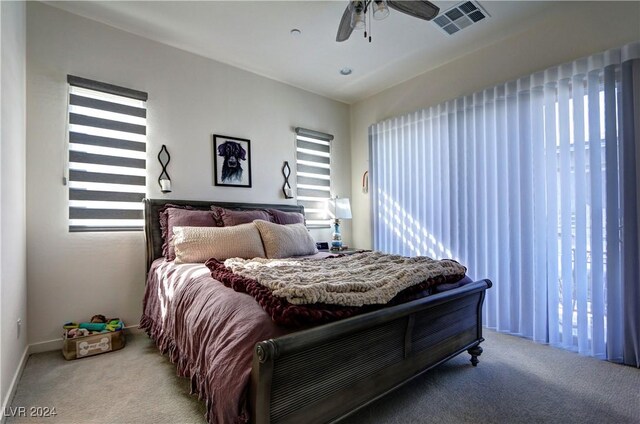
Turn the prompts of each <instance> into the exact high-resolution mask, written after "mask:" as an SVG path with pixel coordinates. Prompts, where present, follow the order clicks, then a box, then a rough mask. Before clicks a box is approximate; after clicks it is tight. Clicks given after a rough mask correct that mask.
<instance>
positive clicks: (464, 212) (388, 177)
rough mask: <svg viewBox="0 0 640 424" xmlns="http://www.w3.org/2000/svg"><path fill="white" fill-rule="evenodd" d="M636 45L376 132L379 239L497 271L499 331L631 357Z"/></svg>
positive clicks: (483, 272) (491, 299) (487, 318)
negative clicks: (627, 302) (628, 254)
mask: <svg viewBox="0 0 640 424" xmlns="http://www.w3.org/2000/svg"><path fill="white" fill-rule="evenodd" d="M633 46H635V47H634V48H623V49H614V50H611V51H607V52H605V53H601V54H597V55H594V56H591V57H589V58H584V59H580V60H577V61H575V62H571V63H568V64H564V65H561V66H558V67H554V68H550V69H547V70H546V71H543V72H538V73H536V74H533V75H530V76H527V77H523V78H520V79H518V80H516V81H510V82H507V83H504V84H501V85H498V86H495V87H492V88H489V89H486V90H484V91H481V92H477V93H475V94H473V95H470V96H466V97H462V98H458V99H455V100H451V101H448V102H445V103H442V104H440V105H437V106H433V107H430V108H428V109H424V110H420V111H417V112H414V113H410V114H407V115H404V116H400V117H397V118H393V119H389V120H386V121H383V122H380V123H377V124H375V125H373V126H371V127H370V144H369V146H370V155H371V156H370V163H371V167H372V168H371V174H370V175H371V186H372V190H371V192H372V211H373V215H372V220H373V239H374V246H373V247H374V248H375V249H378V250H382V251H386V252H391V253H399V254H403V255H411V256H413V255H428V256H432V257H435V258H443V257H452V258H455V259H458V260H459V261H460V262H461V263H463V264H465V265H466V266H467V268H468V274H469V276H471V277H472V278H474V279H479V278H490V279H491V280H492V281H493V282H494V283H495V285H494V288H493V289H491V290H489V291H487V297H486V303H485V308H484V322H485V323H486V325H487V326H488V327H490V328H495V329H497V330H498V331H501V332H509V333H512V334H518V335H521V336H525V337H529V338H532V339H533V340H535V341H538V342H544V343H549V344H551V345H553V346H559V347H563V348H566V349H571V350H575V351H578V352H580V353H581V354H584V355H591V356H595V357H598V358H608V359H610V360H613V361H618V360H620V359H621V358H622V346H623V335H622V329H623V324H622V321H623V306H622V305H623V300H624V296H623V290H622V287H623V286H622V283H623V278H622V274H621V255H622V252H623V250H622V244H621V240H622V229H623V228H622V223H623V222H624V219H623V216H622V209H621V207H620V205H621V199H622V196H623V194H622V184H623V180H622V178H621V176H622V173H621V171H622V167H621V158H622V157H623V156H622V154H621V152H622V150H621V145H620V140H621V139H620V137H619V135H620V134H622V133H623V131H621V129H623V127H622V123H623V121H624V119H623V117H622V114H623V113H626V112H625V109H624V108H622V107H620V105H621V95H622V93H624V92H625V90H624V89H623V88H621V80H620V75H621V63H622V62H623V61H625V60H630V59H625V57H628V56H630V55H634V56H632V58H636V60H637V57H640V53H639V52H640V45H639V44H637V43H636V44H634V45H633ZM625 52H628V53H627V54H625ZM634 52H635V53H634ZM627 90H629V89H627ZM631 160H632V161H633V159H631ZM633 204H635V198H634V199H633Z"/></svg>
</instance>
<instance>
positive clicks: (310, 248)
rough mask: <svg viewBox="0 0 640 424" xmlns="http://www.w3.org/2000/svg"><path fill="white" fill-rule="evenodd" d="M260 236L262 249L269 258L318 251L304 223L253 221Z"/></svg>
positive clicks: (309, 253) (310, 253) (311, 253)
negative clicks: (282, 223) (284, 223)
mask: <svg viewBox="0 0 640 424" xmlns="http://www.w3.org/2000/svg"><path fill="white" fill-rule="evenodd" d="M253 223H254V224H255V226H256V227H258V230H259V231H260V237H262V244H263V245H264V251H265V253H266V254H267V258H269V259H280V258H288V257H290V256H302V255H313V254H316V253H318V249H316V243H315V241H313V238H312V237H311V235H310V234H309V231H308V230H307V227H305V226H304V224H289V225H280V224H274V223H272V222H267V221H261V220H257V221H253Z"/></svg>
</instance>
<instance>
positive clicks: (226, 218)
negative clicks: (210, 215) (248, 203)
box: [211, 206, 273, 227]
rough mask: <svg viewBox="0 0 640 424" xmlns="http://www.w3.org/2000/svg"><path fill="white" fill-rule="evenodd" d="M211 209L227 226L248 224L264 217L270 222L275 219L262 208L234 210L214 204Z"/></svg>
mask: <svg viewBox="0 0 640 424" xmlns="http://www.w3.org/2000/svg"><path fill="white" fill-rule="evenodd" d="M211 210H212V211H213V212H214V215H217V216H218V217H219V219H220V220H221V221H222V223H223V224H224V226H225V227H232V226H234V225H240V224H248V223H249V222H253V221H255V220H256V219H262V220H265V221H269V222H271V221H272V220H273V219H272V218H271V215H269V213H268V212H267V211H264V210H262V209H251V210H242V211H234V210H232V209H225V208H221V207H219V206H212V207H211Z"/></svg>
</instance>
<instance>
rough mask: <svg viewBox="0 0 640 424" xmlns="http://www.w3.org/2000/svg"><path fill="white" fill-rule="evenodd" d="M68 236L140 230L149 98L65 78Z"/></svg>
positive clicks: (102, 84) (142, 94)
mask: <svg viewBox="0 0 640 424" xmlns="http://www.w3.org/2000/svg"><path fill="white" fill-rule="evenodd" d="M67 82H68V83H69V117H68V118H69V121H68V128H69V149H68V150H69V157H68V160H69V166H68V185H69V231H72V232H76V231H138V230H142V229H143V224H144V219H143V205H142V199H143V198H144V197H145V191H146V188H145V187H146V181H145V176H146V132H147V131H146V119H147V109H146V100H147V93H144V92H141V91H136V90H131V89H128V88H123V87H118V86H115V85H111V84H105V83H101V82H97V81H92V80H88V79H85V78H80V77H76V76H72V75H69V76H68V77H67Z"/></svg>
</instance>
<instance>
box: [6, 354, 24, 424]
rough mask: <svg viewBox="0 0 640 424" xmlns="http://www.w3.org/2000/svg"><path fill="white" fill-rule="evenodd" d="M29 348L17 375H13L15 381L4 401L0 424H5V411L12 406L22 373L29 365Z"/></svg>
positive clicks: (21, 361) (12, 382) (19, 365)
mask: <svg viewBox="0 0 640 424" xmlns="http://www.w3.org/2000/svg"><path fill="white" fill-rule="evenodd" d="M29 347H30V346H28V345H27V346H25V348H24V352H23V353H22V358H21V359H20V363H19V364H18V369H16V372H15V374H14V375H13V379H12V380H11V384H9V391H8V392H7V396H5V398H4V399H3V400H2V409H1V411H2V415H0V424H4V422H5V420H6V417H5V414H4V411H6V410H7V409H8V408H9V406H10V405H11V401H12V400H13V395H15V394H16V389H17V388H18V382H19V381H20V377H22V371H24V367H25V365H27V359H29Z"/></svg>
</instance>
